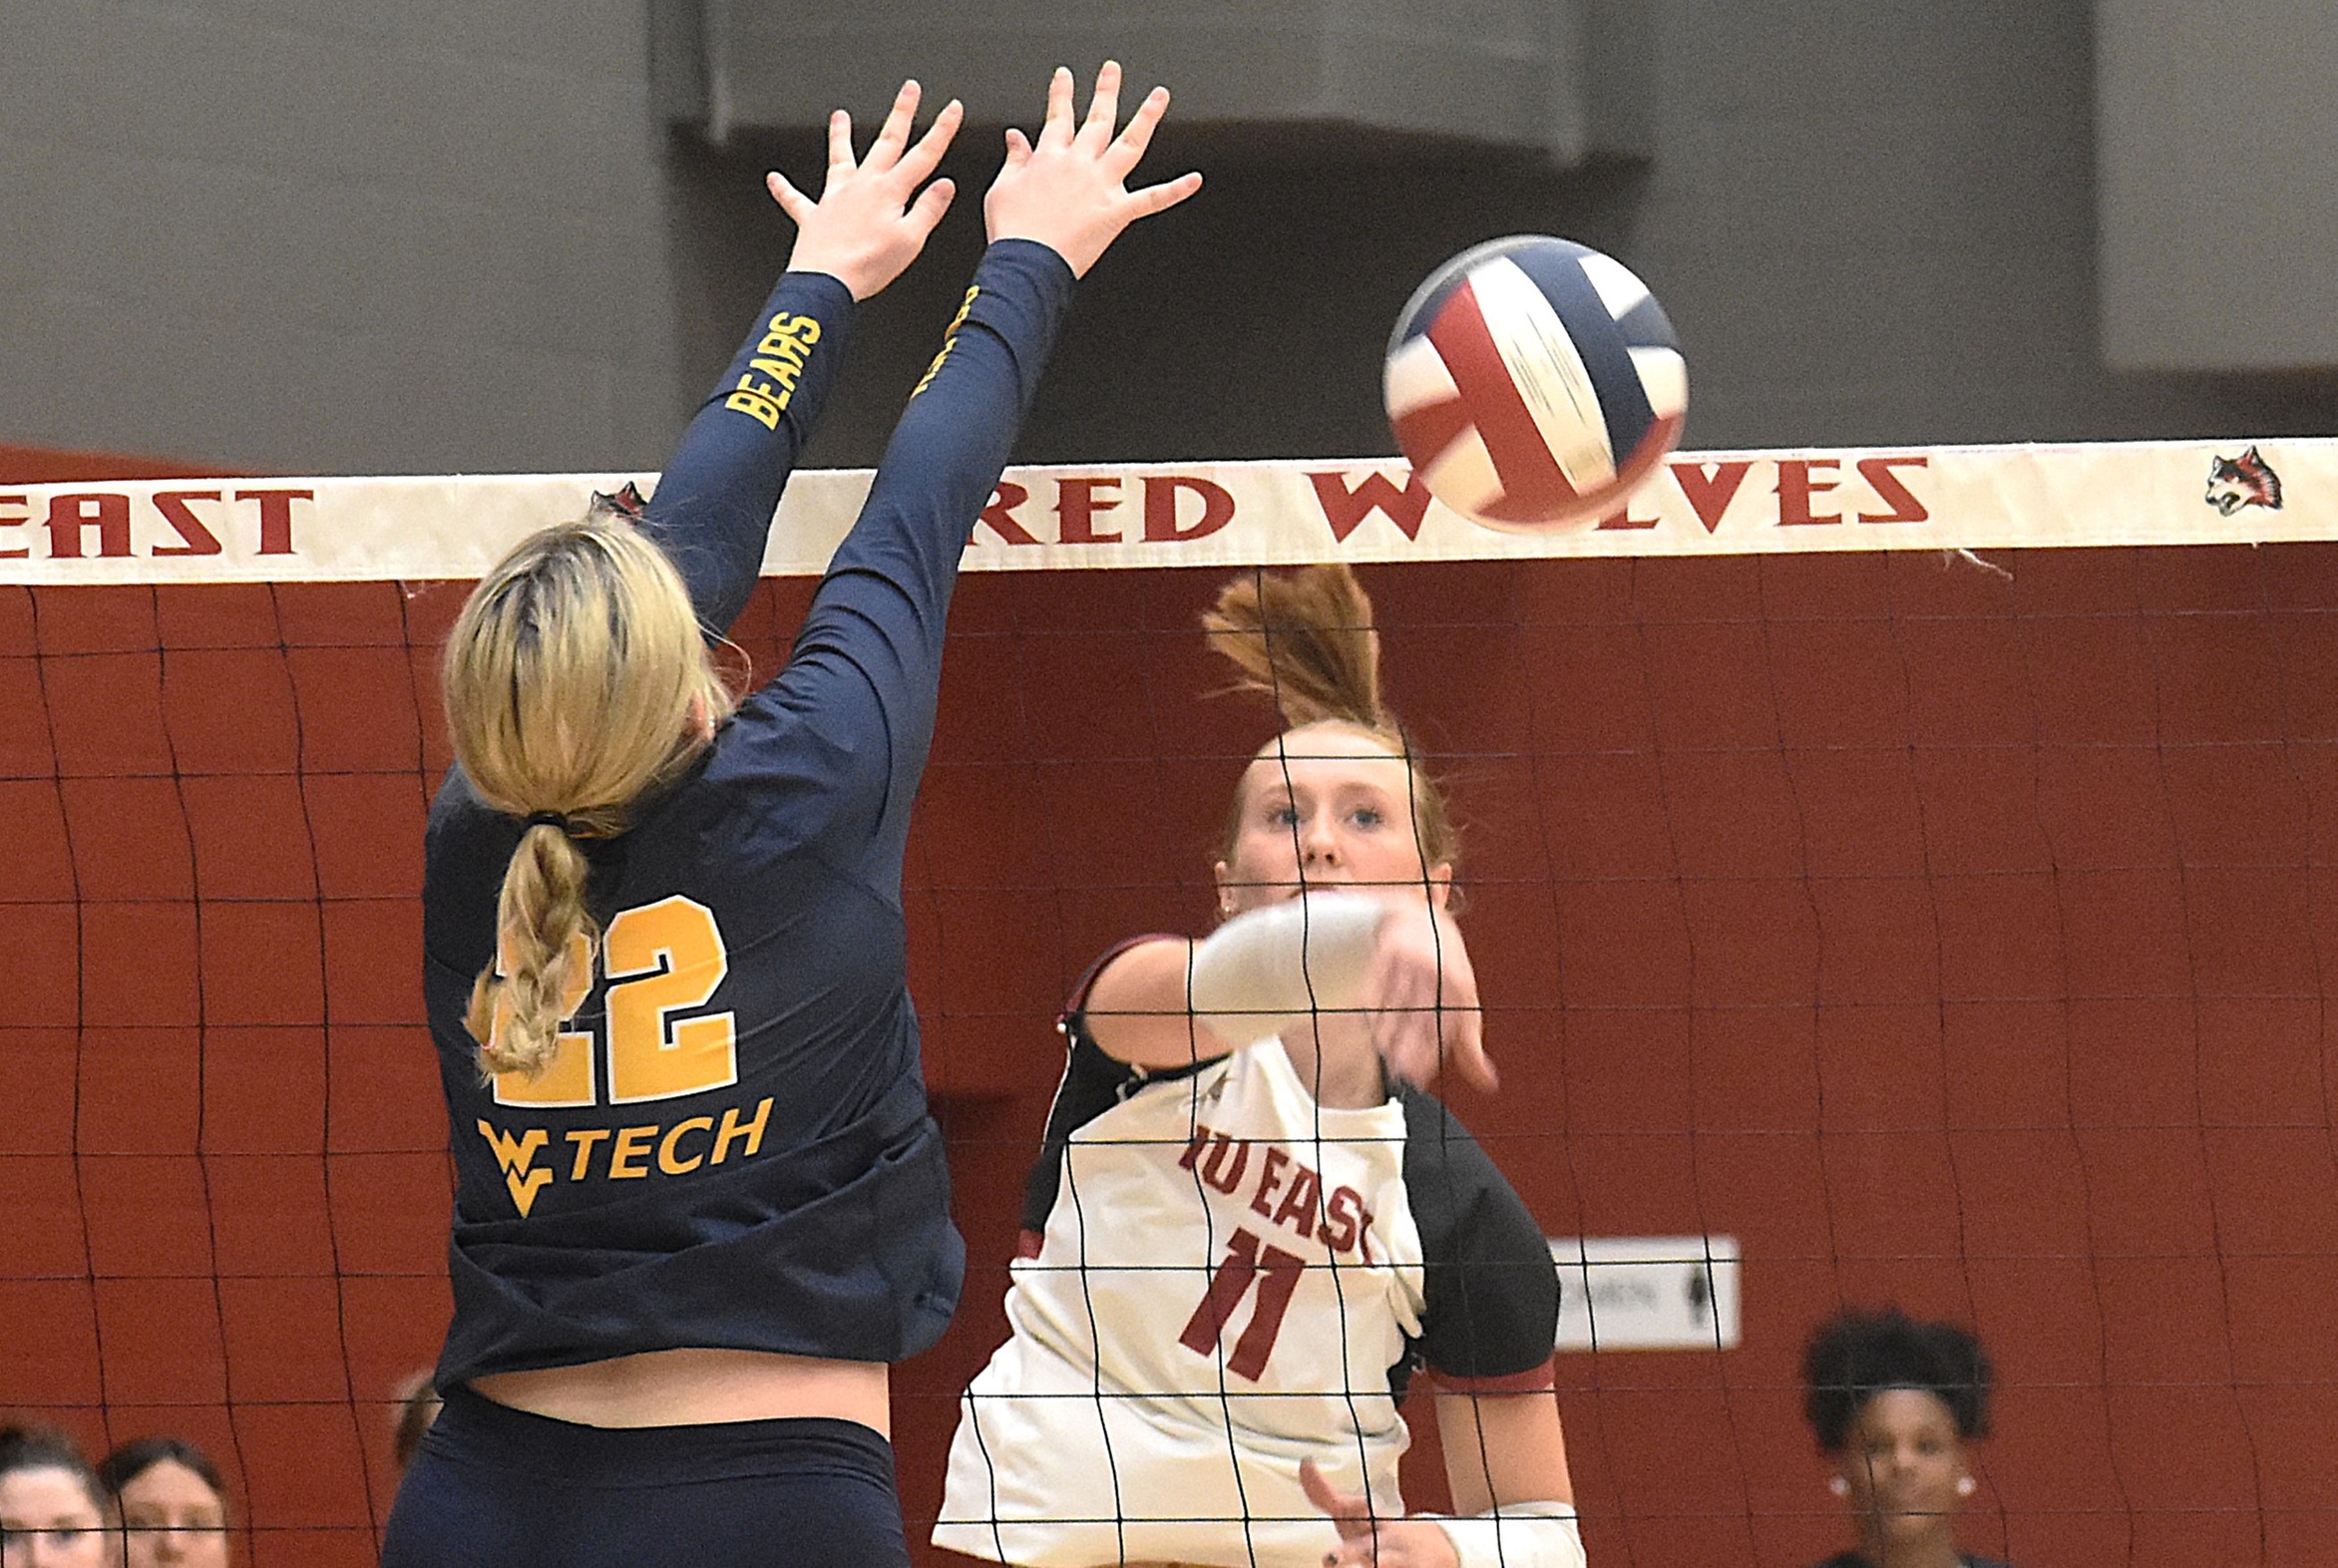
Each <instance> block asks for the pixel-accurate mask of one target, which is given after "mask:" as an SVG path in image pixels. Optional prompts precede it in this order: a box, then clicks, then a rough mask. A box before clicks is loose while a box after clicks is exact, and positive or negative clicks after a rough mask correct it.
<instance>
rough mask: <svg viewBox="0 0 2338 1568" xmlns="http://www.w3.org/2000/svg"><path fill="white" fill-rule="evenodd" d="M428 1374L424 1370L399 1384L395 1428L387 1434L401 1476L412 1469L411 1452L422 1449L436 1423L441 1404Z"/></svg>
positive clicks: (427, 1370) (428, 1372) (412, 1455)
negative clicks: (431, 1424)
mask: <svg viewBox="0 0 2338 1568" xmlns="http://www.w3.org/2000/svg"><path fill="white" fill-rule="evenodd" d="M430 1373H431V1369H429V1368H427V1367H425V1368H424V1369H423V1370H422V1371H420V1372H415V1373H414V1374H413V1375H412V1376H409V1377H407V1378H406V1379H405V1380H404V1381H402V1382H400V1383H399V1384H398V1392H397V1400H398V1424H397V1427H396V1428H395V1429H394V1430H393V1431H392V1432H391V1434H390V1451H391V1452H392V1453H394V1454H396V1455H397V1457H398V1473H399V1474H400V1475H403V1474H405V1473H406V1471H407V1470H408V1469H409V1468H410V1467H412V1465H413V1463H414V1450H415V1449H417V1448H419V1447H421V1446H422V1434H423V1433H424V1432H426V1431H429V1430H430V1423H431V1422H432V1421H435V1420H437V1419H438V1412H439V1406H440V1405H441V1404H442V1403H443V1402H444V1401H443V1400H441V1399H440V1398H439V1391H438V1389H437V1388H436V1387H434V1386H432V1384H431V1380H430Z"/></svg>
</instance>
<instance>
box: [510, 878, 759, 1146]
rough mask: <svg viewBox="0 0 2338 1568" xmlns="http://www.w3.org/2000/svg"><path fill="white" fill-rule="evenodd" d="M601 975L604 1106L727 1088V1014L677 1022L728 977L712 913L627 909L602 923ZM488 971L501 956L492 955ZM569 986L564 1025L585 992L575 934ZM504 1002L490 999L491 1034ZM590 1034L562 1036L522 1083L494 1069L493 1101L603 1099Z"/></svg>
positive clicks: (588, 985)
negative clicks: (604, 1019) (542, 1067)
mask: <svg viewBox="0 0 2338 1568" xmlns="http://www.w3.org/2000/svg"><path fill="white" fill-rule="evenodd" d="M600 966H601V971H602V973H603V974H604V975H605V977H606V978H607V980H608V994H607V996H606V998H605V1003H604V1006H603V1011H604V1012H605V1014H606V1016H607V1032H608V1094H607V1101H606V1102H607V1103H609V1104H612V1105H626V1104H631V1103H633V1102H635V1101H639V1100H664V1099H672V1098H673V1097H675V1096H676V1095H681V1094H697V1093H699V1092H701V1091H703V1090H706V1089H719V1088H723V1087H726V1086H727V1085H729V1084H733V1083H736V1082H737V1081H738V1078H739V1047H738V1031H737V1029H736V1027H735V1026H734V1023H733V1019H732V1015H731V1014H730V1013H727V1012H717V1013H712V1014H708V1015H705V1016H700V1017H676V1016H674V1014H676V1013H679V1012H686V1011H688V1010H689V1009H690V1008H692V1007H703V1006H704V1005H706V1002H707V1000H708V999H709V998H710V997H712V996H713V994H714V992H715V988H716V987H717V986H719V985H720V984H721V983H722V981H723V977H725V976H727V975H728V974H730V953H729V950H728V949H727V948H726V947H725V946H724V945H723V940H722V931H721V929H720V928H719V927H717V926H716V925H715V924H714V912H713V911H712V910H710V909H708V908H707V907H706V906H705V905H703V904H700V903H699V902H698V901H697V900H695V899H688V898H684V897H682V896H681V895H679V894H676V895H674V896H673V897H671V898H666V899H660V900H658V901H657V902H656V903H655V904H644V905H642V906H641V907H640V908H638V909H629V910H626V911H624V912H623V913H622V914H620V915H618V916H617V918H616V919H614V920H612V921H610V922H609V923H608V930H607V932H606V933H605V934H603V936H602V937H601V940H600ZM496 968H497V972H498V973H499V974H501V973H502V972H503V970H504V968H505V958H504V956H503V955H502V954H499V955H498V956H497V960H496ZM568 969H569V975H568V988H567V989H566V990H565V991H564V992H563V993H562V995H561V1021H562V1022H563V1023H564V1024H566V1023H567V1022H569V1021H570V1020H571V1019H573V1018H574V1017H575V1016H576V1015H577V1010H578V1009H579V1008H580V1007H582V1006H584V998H585V997H586V996H587V995H589V994H591V991H592V955H591V951H590V948H589V945H588V944H586V942H585V941H584V937H582V936H579V937H576V938H574V939H572V943H571V946H570V949H569V966H568ZM509 1014H510V1002H509V1001H508V999H506V998H504V997H501V996H499V997H498V998H497V1001H496V1010H495V1028H496V1030H497V1031H498V1032H499V1033H500V1032H501V1031H502V1030H503V1029H504V1027H505V1025H506V1020H507V1018H508V1017H509ZM594 1043H595V1042H594V1040H593V1036H592V1034H591V1032H590V1031H589V1030H582V1029H580V1030H574V1031H572V1030H569V1029H566V1028H564V1029H563V1030H562V1031H561V1036H560V1043H559V1045H558V1046H557V1048H556V1049H555V1050H554V1052H553V1058H552V1061H551V1064H550V1065H548V1066H547V1067H546V1068H545V1070H544V1071H543V1073H541V1074H540V1075H538V1076H537V1077H535V1078H530V1077H529V1076H528V1075H527V1074H525V1073H519V1072H499V1073H497V1074H496V1077H495V1100H496V1103H497V1104H498V1105H535V1106H544V1107H551V1106H571V1105H594V1104H599V1103H602V1102H601V1100H600V1098H599V1097H598V1094H597V1089H598V1085H597V1084H596V1083H595V1081H594V1080H595V1078H596V1076H597V1072H596V1068H597V1065H598V1061H597V1058H598V1056H599V1052H598V1051H596V1050H595V1049H594Z"/></svg>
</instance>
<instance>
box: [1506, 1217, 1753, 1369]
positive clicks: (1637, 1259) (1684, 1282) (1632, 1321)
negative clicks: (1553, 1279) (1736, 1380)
mask: <svg viewBox="0 0 2338 1568" xmlns="http://www.w3.org/2000/svg"><path fill="white" fill-rule="evenodd" d="M1551 1257H1552V1258H1553V1259H1555V1260H1556V1261H1557V1262H1558V1265H1559V1345H1558V1348H1559V1349H1560V1350H1562V1351H1711V1350H1724V1351H1727V1350H1734V1349H1736V1347H1737V1344H1738V1239H1737V1238H1736V1237H1734V1236H1591V1237H1582V1238H1574V1237H1553V1238H1551Z"/></svg>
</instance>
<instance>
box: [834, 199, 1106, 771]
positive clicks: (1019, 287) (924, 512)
mask: <svg viewBox="0 0 2338 1568" xmlns="http://www.w3.org/2000/svg"><path fill="white" fill-rule="evenodd" d="M1071 291H1072V277H1071V269H1070V268H1069V267H1067V266H1066V265H1065V264H1064V262H1063V259H1062V258H1061V257H1060V256H1057V255H1056V254H1055V253H1054V252H1053V251H1051V250H1049V249H1047V248H1046V247H1045V246H1044V245H1038V244H1033V243H1031V242H1029V241H1027V240H1005V241H1001V242H999V243H997V244H994V245H992V246H991V247H990V248H989V250H988V251H987V252H986V253H985V254H984V256H983V258H982V264H981V266H980V267H979V268H978V269H977V270H976V271H975V273H974V287H973V288H972V289H970V290H969V291H968V297H967V303H966V305H965V307H964V309H963V310H962V312H961V314H960V316H959V319H958V320H957V321H955V322H954V323H953V324H952V326H951V329H950V331H949V332H948V334H947V335H946V336H945V338H944V341H943V345H942V349H941V352H940V353H938V354H937V355H936V356H935V359H934V363H933V366H932V367H931V368H930V369H929V370H928V371H927V372H926V375H925V377H924V379H923V380H921V381H920V382H919V384H918V389H917V391H916V392H915V393H913V394H912V396H911V398H910V403H909V407H908V409H907V410H906V411H905V412H904V413H903V415H902V418H901V423H900V425H899V426H898V427H896V429H895V431H894V435H893V441H892V443H891V444H890V445H889V446H888V447H887V448H886V452H885V461H884V463H883V464H882V465H881V466H880V467H879V469H878V471H877V479H876V482H875V483H874V484H873V485H872V486H871V487H870V491H869V499H868V501H867V503H866V504H865V505H864V506H863V507H862V509H861V516H860V520H859V521H858V522H857V523H855V524H854V525H853V530H852V532H851V533H850V534H849V535H847V536H846V537H845V541H844V543H843V544H842V545H840V546H838V547H837V551H836V555H835V557H834V558H833V559H832V560H831V561H830V562H829V567H828V576H827V579H826V581H825V582H823V583H822V584H821V587H820V592H819V595H818V596H817V597H816V598H815V600H814V601H813V607H812V611H811V613H810V615H808V616H807V617H806V620H805V624H804V630H803V633H802V636H801V637H800V638H799V641H798V644H797V646H798V650H799V652H801V651H803V650H804V649H806V648H807V647H809V646H811V645H813V644H816V643H818V642H821V641H824V640H829V639H834V640H835V641H836V643H837V645H838V647H839V649H840V650H841V651H844V652H845V653H846V655H847V656H848V657H850V658H851V659H852V660H853V662H854V663H856V664H857V665H858V666H859V667H860V669H861V671H862V673H863V674H864V675H865V676H866V677H867V678H868V680H869V681H870V683H871V684H872V685H873V686H874V687H875V688H876V690H877V692H878V695H879V699H880V700H881V701H882V702H883V704H884V706H885V710H886V712H887V714H888V715H889V719H890V722H889V729H890V732H891V739H892V742H893V752H894V756H893V769H894V783H895V791H894V793H895V795H896V796H897V797H899V798H900V799H901V800H902V801H903V802H904V803H906V798H907V792H908V791H910V790H913V789H914V788H915V785H916V779H917V774H918V772H919V771H920V769H922V768H923V766H924V762H925V753H926V746H927V743H928V740H929V738H930V736H931V733H932V729H933V719H934V703H935V695H936V691H937V688H938V687H939V685H940V682H941V676H942V644H943V637H944V633H945V629H946V621H947V619H948V616H949V612H950V595H951V591H952V589H953V588H955V587H956V585H957V582H958V569H959V560H960V558H961V557H962V556H963V555H964V554H965V552H966V544H967V536H968V535H969V534H970V533H971V532H972V531H973V529H974V520H975V519H976V517H978V516H979V515H980V513H981V510H982V508H983V506H984V505H986V504H987V503H988V501H989V499H990V492H991V488H992V487H993V486H994V485H996V484H997V482H998V474H999V471H1000V470H1001V469H1003V468H1004V467H1005V466H1006V458H1007V453H1008V451H1009V450H1010V449H1011V448H1012V447H1013V445H1014V438H1015V435H1016V433H1017V432H1018V431H1019V430H1020V429H1021V426H1022V418H1023V414H1024V411H1025V410H1026V409H1028V407H1029V406H1030V400H1031V396H1032V394H1033V393H1034V392H1035V391H1036V390H1037V388H1038V384H1039V373H1040V371H1041V369H1042V368H1043V367H1044V366H1045V364H1046V360H1047V355H1048V351H1049V350H1050V349H1051V348H1052V347H1053V346H1054V341H1055V335H1056V332H1057V329H1058V328H1059V326H1060V325H1061V323H1062V319H1063V314H1064V310H1065V308H1066V306H1068V304H1069V303H1070V300H1071Z"/></svg>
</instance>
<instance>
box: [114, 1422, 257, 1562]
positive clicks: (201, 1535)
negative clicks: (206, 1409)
mask: <svg viewBox="0 0 2338 1568" xmlns="http://www.w3.org/2000/svg"><path fill="white" fill-rule="evenodd" d="M98 1479H99V1480H100V1481H102V1482H104V1483H105V1487H106V1492H107V1496H108V1498H109V1499H110V1500H111V1502H112V1505H113V1510H112V1511H113V1514H114V1520H115V1522H116V1524H118V1525H119V1527H120V1528H121V1531H122V1555H121V1556H120V1557H119V1558H117V1559H116V1561H117V1562H119V1563H121V1564H122V1565H123V1568H164V1565H169V1564H184V1565H186V1568H226V1564H227V1488H226V1485H225V1483H223V1482H222V1481H221V1480H220V1479H219V1470H218V1466H216V1465H214V1464H212V1463H211V1461H210V1459H209V1457H208V1456H207V1455H205V1454H204V1453H203V1451H202V1450H201V1449H200V1448H197V1447H195V1445H194V1444H193V1443H189V1442H182V1441H180V1440H179V1439H178V1438H176V1437H141V1438H139V1439H138V1440H137V1441H136V1442H128V1443H124V1444H123V1445H122V1446H121V1447H119V1448H117V1449H115V1450H114V1451H113V1452H112V1453H110V1454H108V1455H106V1458H105V1461H104V1462H103V1463H102V1464H100V1465H99V1466H98Z"/></svg>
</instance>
